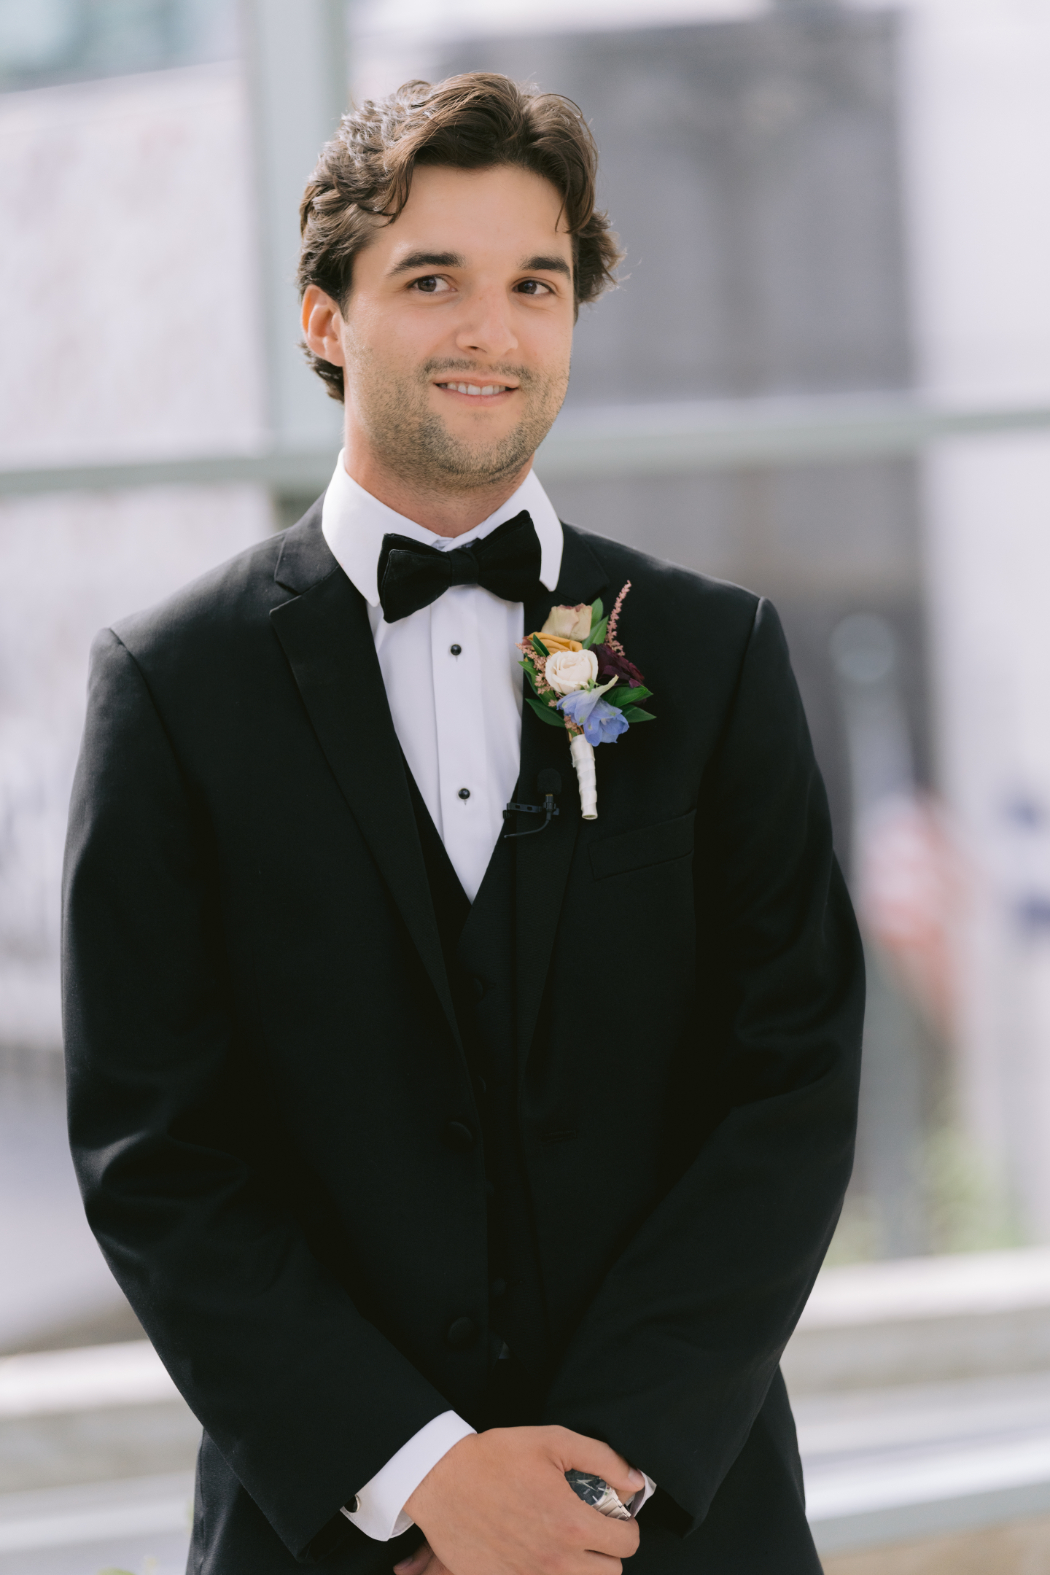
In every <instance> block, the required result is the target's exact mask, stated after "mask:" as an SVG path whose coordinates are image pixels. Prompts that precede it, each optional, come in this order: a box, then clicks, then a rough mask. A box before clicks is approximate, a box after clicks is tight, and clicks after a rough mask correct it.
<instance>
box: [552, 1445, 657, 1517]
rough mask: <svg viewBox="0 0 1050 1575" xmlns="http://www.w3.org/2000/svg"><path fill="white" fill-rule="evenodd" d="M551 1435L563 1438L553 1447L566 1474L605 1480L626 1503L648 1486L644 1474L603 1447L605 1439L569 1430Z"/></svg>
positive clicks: (613, 1451) (607, 1446) (605, 1446)
mask: <svg viewBox="0 0 1050 1575" xmlns="http://www.w3.org/2000/svg"><path fill="white" fill-rule="evenodd" d="M550 1431H551V1432H552V1433H554V1434H559V1435H560V1437H559V1438H557V1439H554V1440H552V1445H553V1449H554V1452H555V1454H556V1455H557V1457H558V1462H559V1465H561V1469H562V1471H589V1472H591V1473H592V1474H593V1475H594V1476H596V1477H601V1478H602V1480H603V1481H604V1482H608V1484H609V1486H610V1487H611V1488H612V1489H613V1491H614V1492H615V1493H618V1494H619V1496H620V1498H621V1499H623V1500H624V1502H625V1503H626V1502H627V1501H628V1500H630V1499H632V1498H633V1497H634V1495H635V1494H636V1493H640V1492H641V1490H642V1488H643V1487H644V1486H645V1478H644V1477H643V1475H642V1473H641V1472H640V1471H636V1470H635V1469H634V1468H633V1467H632V1466H630V1465H628V1463H627V1461H626V1460H625V1459H624V1458H623V1456H622V1455H618V1454H617V1453H616V1450H615V1449H611V1448H610V1447H609V1445H608V1444H603V1443H602V1441H601V1439H598V1438H587V1437H586V1436H585V1435H584V1434H583V1433H572V1432H570V1431H569V1429H568V1428H565V1427H556V1428H551V1429H550Z"/></svg>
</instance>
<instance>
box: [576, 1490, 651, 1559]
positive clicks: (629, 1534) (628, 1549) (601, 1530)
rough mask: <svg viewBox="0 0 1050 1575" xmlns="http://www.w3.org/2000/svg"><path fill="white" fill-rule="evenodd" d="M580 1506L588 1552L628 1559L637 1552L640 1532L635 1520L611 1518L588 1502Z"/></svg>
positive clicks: (606, 1556)
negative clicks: (583, 1516)
mask: <svg viewBox="0 0 1050 1575" xmlns="http://www.w3.org/2000/svg"><path fill="white" fill-rule="evenodd" d="M580 1508H581V1509H582V1511H583V1513H584V1515H585V1516H586V1526H585V1527H583V1528H581V1531H582V1539H583V1545H584V1547H585V1548H586V1549H587V1551H588V1552H589V1553H600V1554H602V1555H604V1557H605V1558H607V1559H629V1558H631V1557H632V1556H633V1555H634V1554H635V1553H637V1552H638V1543H639V1541H640V1540H641V1533H640V1532H639V1529H638V1522H637V1521H636V1520H613V1519H612V1518H611V1516H609V1515H603V1514H602V1513H601V1511H600V1510H597V1509H593V1508H591V1506H590V1505H589V1504H582V1503H581V1505H580Z"/></svg>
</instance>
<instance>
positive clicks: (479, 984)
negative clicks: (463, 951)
mask: <svg viewBox="0 0 1050 1575" xmlns="http://www.w3.org/2000/svg"><path fill="white" fill-rule="evenodd" d="M470 982H471V984H472V985H473V986H474V994H475V995H476V996H477V998H478V1000H479V1001H480V1000H481V997H482V996H483V995H484V994H485V981H484V979H479V978H478V976H477V974H475V975H474V977H473V979H472V980H471V981H470Z"/></svg>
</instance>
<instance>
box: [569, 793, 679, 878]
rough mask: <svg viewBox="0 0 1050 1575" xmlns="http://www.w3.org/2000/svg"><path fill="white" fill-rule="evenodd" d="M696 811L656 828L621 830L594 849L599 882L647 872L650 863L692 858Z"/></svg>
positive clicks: (593, 859)
mask: <svg viewBox="0 0 1050 1575" xmlns="http://www.w3.org/2000/svg"><path fill="white" fill-rule="evenodd" d="M695 818H696V811H695V810H692V811H690V813H689V814H688V815H680V816H679V817H678V819H677V820H661V821H660V822H659V823H658V824H657V825H655V826H639V827H638V829H637V831H621V832H620V834H619V836H616V837H606V838H605V839H604V840H603V841H601V842H595V843H594V844H593V846H592V847H591V850H590V851H591V871H592V873H593V875H594V878H595V879H596V880H604V879H605V878H606V877H607V876H609V875H623V874H625V873H626V872H627V871H628V870H640V869H645V868H646V867H647V866H648V865H650V864H667V863H669V862H670V861H671V860H672V859H684V858H688V856H689V854H690V853H692V851H693V821H694V820H695Z"/></svg>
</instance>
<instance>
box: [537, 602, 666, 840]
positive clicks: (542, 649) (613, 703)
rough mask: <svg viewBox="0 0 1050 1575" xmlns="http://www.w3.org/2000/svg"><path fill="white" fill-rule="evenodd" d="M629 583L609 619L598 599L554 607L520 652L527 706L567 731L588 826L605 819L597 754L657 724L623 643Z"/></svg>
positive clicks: (641, 682) (648, 692)
mask: <svg viewBox="0 0 1050 1575" xmlns="http://www.w3.org/2000/svg"><path fill="white" fill-rule="evenodd" d="M630 588H631V582H630V580H628V581H627V584H626V585H625V586H624V588H623V590H622V591H621V592H620V594H619V596H617V598H616V601H615V602H614V604H613V610H612V612H611V613H610V614H609V616H608V618H606V617H605V616H604V609H603V607H602V604H601V600H600V599H599V600H598V601H596V602H592V604H591V605H590V607H588V606H587V604H586V602H581V603H580V605H579V606H578V607H552V608H551V614H550V617H549V618H548V619H547V622H546V623H545V624H544V625H543V628H542V629H539V630H537V631H536V633H535V634H529V635H526V636H525V638H524V640H521V641H520V642H519V645H518V649H519V650H520V651H521V652H522V654H523V657H524V660H523V661H522V663H521V665H522V667H524V669H525V671H526V673H527V674H528V679H529V683H530V684H531V685H532V689H533V693H532V694H531V695H527V696H526V699H527V700H528V702H529V705H531V706H532V709H533V710H534V711H535V712H536V714H537V716H541V717H542V718H543V720H544V721H545V722H549V723H550V725H551V726H552V727H564V729H565V731H566V732H567V733H568V735H569V751H570V753H571V755H572V763H573V765H574V766H575V767H576V779H577V781H578V782H579V784H580V805H581V807H582V809H583V818H584V820H597V818H598V786H597V779H596V776H595V770H594V750H595V746H596V745H598V744H615V742H616V740H617V739H618V738H619V736H620V734H621V733H626V731H627V729H628V728H629V727H630V726H632V724H633V723H635V722H654V721H655V720H656V718H655V717H654V716H653V713H652V712H651V711H643V710H642V708H641V705H640V704H639V701H641V700H648V698H649V696H650V695H651V694H652V690H651V689H647V688H646V687H645V680H644V678H643V677H642V675H641V673H640V672H639V671H638V669H637V667H635V665H634V663H633V662H629V661H628V660H627V653H626V652H625V650H624V648H623V646H622V645H621V644H620V641H619V640H618V639H617V636H616V627H617V624H618V623H619V621H620V612H621V610H622V608H623V599H624V597H625V596H626V595H627V592H628V591H629V590H630Z"/></svg>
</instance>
